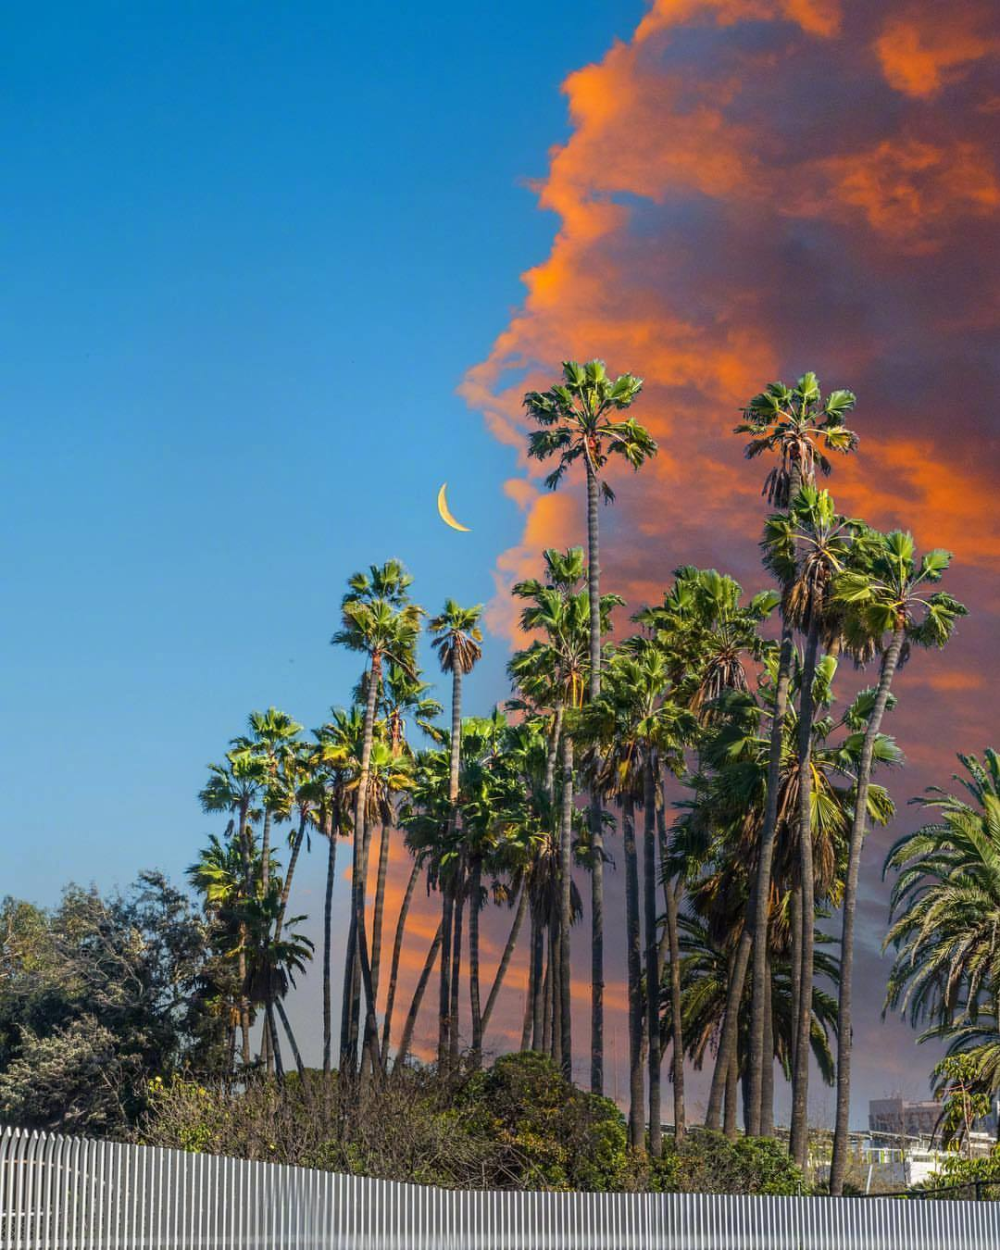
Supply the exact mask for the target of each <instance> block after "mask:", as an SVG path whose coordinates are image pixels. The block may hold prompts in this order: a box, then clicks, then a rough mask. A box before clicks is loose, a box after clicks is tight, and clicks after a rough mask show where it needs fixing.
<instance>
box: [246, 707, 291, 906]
mask: <svg viewBox="0 0 1000 1250" xmlns="http://www.w3.org/2000/svg"><path fill="white" fill-rule="evenodd" d="M248 729H249V733H247V734H245V735H243V736H241V737H239V738H234V739H233V741H232V743H231V744H230V745H231V749H232V751H233V753H234V754H236V753H245V754H246V755H249V756H256V757H257V758H258V759H259V760H260V761H261V762H262V764H263V766H264V771H265V773H266V775H267V779H268V785H267V789H266V791H265V794H264V829H263V833H262V835H261V857H262V858H261V868H262V873H263V876H262V878H261V883H262V885H263V886H264V889H265V890H266V889H267V884H268V876H269V872H270V868H269V861H270V850H271V820H272V816H273V815H274V813H275V812H276V811H277V812H279V813H280V812H281V811H282V810H283V809H284V799H285V794H284V787H283V786H282V777H281V772H282V769H283V768H284V766H285V764H286V763H287V761H288V760H290V759H291V758H292V757H293V756H294V754H295V750H296V746H297V739H298V735H299V734H300V733H301V732H302V726H301V725H299V724H297V723H296V722H295V721H294V720H292V718H291V717H290V716H289V715H288V713H287V712H280V711H279V710H278V709H277V708H275V707H269V708H268V709H267V711H266V712H251V713H250V716H249V717H248Z"/></svg>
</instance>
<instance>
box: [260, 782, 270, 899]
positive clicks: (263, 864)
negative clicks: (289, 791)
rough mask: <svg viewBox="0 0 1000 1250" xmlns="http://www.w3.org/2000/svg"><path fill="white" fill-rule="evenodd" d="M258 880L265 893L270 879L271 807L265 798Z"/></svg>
mask: <svg viewBox="0 0 1000 1250" xmlns="http://www.w3.org/2000/svg"><path fill="white" fill-rule="evenodd" d="M260 880H261V885H263V887H264V893H265V894H266V893H267V887H268V883H269V882H270V880H271V808H270V807H269V806H268V803H267V800H266V798H265V801H264V831H263V833H262V834H261V838H260Z"/></svg>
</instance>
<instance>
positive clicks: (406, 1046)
mask: <svg viewBox="0 0 1000 1250" xmlns="http://www.w3.org/2000/svg"><path fill="white" fill-rule="evenodd" d="M443 938H444V921H443V920H442V921H440V922H439V923H438V927H437V932H436V933H435V934H434V940H433V941H432V942H431V944H430V949H429V950H428V951H427V958H426V959H425V960H424V966H423V969H422V970H421V973H420V980H419V981H418V982H417V988H416V989H415V990H414V991H413V998H412V1000H411V1002H410V1010H409V1011H408V1012H407V1013H406V1023H405V1024H404V1025H403V1036H402V1037H401V1038H400V1041H399V1050H398V1051H397V1052H396V1062H395V1064H394V1065H393V1071H394V1072H398V1071H400V1069H401V1068H402V1066H403V1064H405V1062H406V1056H407V1055H408V1054H409V1053H410V1045H411V1044H412V1042H413V1030H414V1028H415V1026H416V1023H417V1016H418V1015H419V1014H420V1004H421V1002H422V1000H423V997H424V991H425V990H426V989H427V982H428V981H429V980H430V979H431V973H432V972H433V971H434V964H435V961H436V960H437V957H438V952H439V951H440V950H441V946H442V942H443Z"/></svg>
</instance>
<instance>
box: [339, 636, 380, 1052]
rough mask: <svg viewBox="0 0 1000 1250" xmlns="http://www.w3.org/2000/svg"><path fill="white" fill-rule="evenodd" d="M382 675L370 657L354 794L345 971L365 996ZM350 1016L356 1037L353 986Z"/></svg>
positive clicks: (370, 1013)
mask: <svg viewBox="0 0 1000 1250" xmlns="http://www.w3.org/2000/svg"><path fill="white" fill-rule="evenodd" d="M381 675H382V659H381V656H380V655H379V654H377V653H376V654H374V655H373V656H372V661H371V667H370V669H369V672H368V691H367V698H366V700H365V720H364V732H363V737H362V740H361V768H360V771H359V774H358V789H357V794H356V796H355V804H354V864H353V868H352V874H351V878H352V879H351V894H352V899H351V903H352V906H351V911H352V913H353V918H354V929H355V941H354V946H355V953H354V955H353V958H352V961H351V964H350V966H349V967H348V968H347V970H346V971H345V979H346V980H347V981H348V982H350V983H351V985H352V987H353V983H354V966H353V965H354V962H355V961H357V962H360V964H361V981H362V983H363V986H364V990H365V994H366V996H368V995H370V994H371V968H370V966H366V965H367V959H368V942H367V933H366V929H365V890H366V887H367V874H368V857H367V854H366V846H367V843H366V836H365V835H366V829H365V814H366V812H367V802H368V777H369V773H370V769H371V758H372V741H373V738H374V735H375V708H376V704H377V701H378V691H379V686H380V685H381ZM351 1000H352V1001H351V1015H352V1017H353V1019H352V1025H351V1031H352V1032H353V1034H354V1036H356V1030H357V1016H358V1010H357V1009H356V1008H355V1007H354V995H353V989H352V994H351ZM374 1017H375V1003H374V1002H373V1001H372V1000H371V998H370V997H369V998H368V1001H367V1010H366V1027H367V1022H368V1020H369V1019H371V1020H374ZM348 1051H349V1053H347V1054H345V1055H341V1061H340V1062H341V1069H342V1071H344V1072H348V1073H352V1072H354V1071H355V1070H356V1068H357V1062H358V1058H357V1052H356V1044H354V1043H353V1040H352V1044H351V1045H349V1047H348Z"/></svg>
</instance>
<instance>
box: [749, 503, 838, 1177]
mask: <svg viewBox="0 0 1000 1250" xmlns="http://www.w3.org/2000/svg"><path fill="white" fill-rule="evenodd" d="M859 528H861V527H860V526H859V525H858V523H852V522H849V521H847V520H846V518H844V517H842V516H839V515H838V514H837V512H836V510H835V508H834V503H833V499H832V497H831V496H830V493H829V491H826V490H823V491H820V490H817V489H816V488H815V487H813V486H803V487H802V489H801V490H800V491H799V493H798V494H797V495H796V496H795V498H794V499H792V500H791V502H790V505H789V511H788V512H787V513H778V514H776V515H774V516H772V517H770V518H769V519H768V521H767V524H766V526H765V530H764V541H763V544H762V545H763V548H764V562H765V564H766V566H767V567H768V568H770V569H771V570H772V572H773V573H774V574H775V576H776V578H777V580H778V583H779V585H781V586H782V587H783V596H782V616H783V619H784V620H785V622H786V623H789V624H791V625H792V627H793V628H796V629H798V630H800V631H801V632H802V634H803V636H804V638H805V654H804V660H803V666H802V677H801V681H800V683H799V716H798V743H797V755H798V768H799V777H798V844H799V873H798V890H799V892H800V900H801V901H800V903H799V906H798V908H797V910H798V911H799V913H800V923H801V931H800V934H794V933H793V941H794V942H795V943H796V947H797V957H796V958H794V959H793V985H792V988H793V993H794V994H795V997H796V1000H797V1002H798V1004H799V1008H800V1018H799V1026H798V1032H797V1034H795V1040H794V1045H793V1052H792V1061H793V1068H794V1082H793V1094H792V1117H791V1134H790V1145H789V1149H790V1151H791V1154H792V1158H793V1159H794V1160H795V1162H796V1163H797V1164H798V1165H799V1166H800V1167H804V1166H805V1162H806V1154H807V1151H808V1125H807V1121H806V1115H807V1111H808V1087H809V1032H810V1029H811V1012H810V1002H811V998H810V989H811V986H812V981H813V928H814V925H813V921H814V912H815V875H814V869H813V838H812V828H813V812H812V806H813V793H812V780H813V760H812V743H813V730H814V727H813V712H814V698H813V696H814V689H813V688H814V683H815V680H816V666H817V661H818V659H819V650H820V645H821V643H822V644H824V645H826V646H829V645H830V644H831V642H832V641H833V640H834V639H835V638H836V637H837V636H838V633H839V629H838V623H837V621H836V619H835V614H834V613H833V612H831V602H830V601H831V587H832V584H833V580H834V578H835V577H836V575H837V574H838V573H840V572H843V570H844V569H845V567H846V565H847V561H848V560H849V559H850V558H851V555H852V546H853V544H854V539H855V534H856V533H857V532H858V530H859ZM855 554H856V553H855ZM796 983H797V984H796ZM755 1092H756V1087H755Z"/></svg>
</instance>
